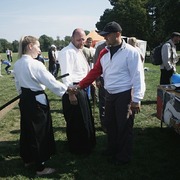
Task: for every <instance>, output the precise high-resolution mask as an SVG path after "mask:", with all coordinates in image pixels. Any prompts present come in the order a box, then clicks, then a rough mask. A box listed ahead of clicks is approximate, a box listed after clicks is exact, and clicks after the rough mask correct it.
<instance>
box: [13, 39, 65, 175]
mask: <svg viewBox="0 0 180 180" xmlns="http://www.w3.org/2000/svg"><path fill="white" fill-rule="evenodd" d="M40 53H41V50H40V44H39V41H38V39H37V38H36V37H33V36H25V37H22V38H21V39H20V42H19V59H18V60H17V61H16V62H15V64H14V70H13V73H14V77H15V85H16V89H17V91H18V94H19V95H20V101H19V108H20V116H21V120H20V156H21V158H22V160H23V162H24V165H25V167H31V166H32V165H33V164H35V167H36V174H37V175H46V174H51V173H54V172H55V169H53V168H49V167H46V166H45V161H47V160H49V159H50V157H51V156H52V155H53V154H54V153H55V140H54V134H53V127H52V119H51V114H50V107H49V101H48V97H47V95H46V93H45V87H47V88H49V89H50V90H51V91H52V92H53V93H54V94H56V95H58V96H62V95H63V94H65V92H66V91H67V86H65V85H64V84H63V83H61V82H59V81H57V80H56V79H55V77H54V76H53V75H52V74H51V73H50V72H49V71H48V70H47V69H46V67H45V66H44V64H43V63H41V62H40V61H37V60H35V58H36V57H37V56H38V54H40Z"/></svg>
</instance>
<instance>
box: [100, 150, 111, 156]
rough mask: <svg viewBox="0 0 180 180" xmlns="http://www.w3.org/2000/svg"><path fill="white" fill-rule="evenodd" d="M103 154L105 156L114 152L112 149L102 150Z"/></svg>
mask: <svg viewBox="0 0 180 180" xmlns="http://www.w3.org/2000/svg"><path fill="white" fill-rule="evenodd" d="M101 154H102V155H103V156H112V153H111V152H110V151H108V150H104V151H102V153H101Z"/></svg>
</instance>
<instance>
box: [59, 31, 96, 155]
mask: <svg viewBox="0 0 180 180" xmlns="http://www.w3.org/2000/svg"><path fill="white" fill-rule="evenodd" d="M85 38H86V34H85V32H84V30H83V29H81V28H77V29H75V30H74V31H73V33H72V37H71V42H70V43H69V45H68V46H66V47H65V48H63V49H62V50H61V51H60V52H59V55H58V59H59V64H60V69H61V74H66V73H69V76H67V77H65V78H63V79H62V81H63V83H64V84H65V85H66V86H73V85H75V84H78V83H79V81H80V80H81V79H83V78H84V77H85V76H86V75H87V73H88V72H89V70H90V67H89V64H88V62H87V60H86V58H85V56H84V54H83V52H82V48H83V47H84V43H85ZM62 107H63V114H64V117H65V121H66V135H67V140H68V145H69V150H70V152H71V153H75V154H89V153H91V151H92V150H93V148H94V147H95V144H96V138H95V127H94V118H93V116H92V110H91V106H90V101H89V98H88V95H87V91H86V90H85V89H82V90H81V91H80V92H78V94H77V95H75V94H74V95H71V94H64V95H63V97H62Z"/></svg>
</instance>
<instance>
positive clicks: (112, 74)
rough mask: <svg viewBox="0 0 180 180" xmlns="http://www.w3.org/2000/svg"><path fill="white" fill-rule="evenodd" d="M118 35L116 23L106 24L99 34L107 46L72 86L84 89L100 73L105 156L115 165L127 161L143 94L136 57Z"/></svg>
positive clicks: (119, 28)
mask: <svg viewBox="0 0 180 180" xmlns="http://www.w3.org/2000/svg"><path fill="white" fill-rule="evenodd" d="M121 32H122V28H121V26H120V25H119V24H118V23H116V22H110V23H108V24H107V25H106V26H105V27H104V29H103V31H101V32H99V34H100V35H101V36H104V38H105V40H106V43H107V46H106V47H105V48H104V49H103V50H102V51H101V52H100V55H99V57H98V60H97V62H96V64H95V65H94V68H93V69H92V70H91V71H90V72H89V73H88V75H87V76H86V77H85V78H84V79H83V80H81V81H80V83H79V84H78V85H77V87H76V88H77V89H82V88H84V87H87V86H88V85H90V84H91V83H92V82H93V81H94V80H95V79H96V78H97V77H99V76H100V75H101V74H103V78H104V88H105V89H106V100H105V101H106V102H105V119H106V125H107V138H108V143H107V151H106V155H107V154H108V155H109V157H110V162H111V163H113V164H115V165H122V164H125V163H128V162H130V161H131V158H132V146H133V121H134V114H135V113H139V112H140V101H141V100H142V99H143V97H144V93H145V82H144V70H143V64H142V62H141V57H140V54H139V53H138V51H137V50H136V49H135V48H134V47H132V46H131V45H129V44H127V43H126V42H125V41H124V40H123V39H122V37H121ZM132 90H133V91H132ZM74 91H75V89H74Z"/></svg>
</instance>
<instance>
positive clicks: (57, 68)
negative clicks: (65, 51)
mask: <svg viewBox="0 0 180 180" xmlns="http://www.w3.org/2000/svg"><path fill="white" fill-rule="evenodd" d="M59 51H60V48H56V50H55V56H56V70H55V73H54V77H55V78H57V76H58V72H59V68H60V64H59V61H58V54H59Z"/></svg>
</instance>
